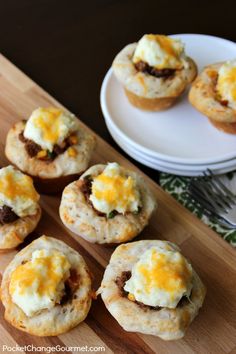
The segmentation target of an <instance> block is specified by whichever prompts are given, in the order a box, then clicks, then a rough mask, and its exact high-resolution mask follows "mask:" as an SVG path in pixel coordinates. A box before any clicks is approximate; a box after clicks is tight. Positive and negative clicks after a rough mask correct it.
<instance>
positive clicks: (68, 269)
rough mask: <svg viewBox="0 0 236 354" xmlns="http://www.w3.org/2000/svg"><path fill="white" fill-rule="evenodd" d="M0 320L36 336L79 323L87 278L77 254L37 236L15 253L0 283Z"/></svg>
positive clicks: (86, 302) (85, 303) (88, 292)
mask: <svg viewBox="0 0 236 354" xmlns="http://www.w3.org/2000/svg"><path fill="white" fill-rule="evenodd" d="M1 300H2V303H3V305H4V307H5V314H4V316H5V319H6V320H7V321H8V322H9V323H10V324H12V325H13V326H14V327H16V328H18V329H20V330H22V331H24V332H28V333H30V334H33V335H36V336H56V335H58V334H60V333H64V332H67V331H68V330H70V329H71V328H73V327H75V326H77V325H78V324H79V323H80V322H82V321H83V320H84V319H85V317H86V316H87V314H88V311H89V309H90V305H91V279H90V275H89V271H88V269H87V266H86V264H85V261H84V259H83V258H82V256H81V255H80V254H79V253H78V252H76V251H75V250H73V249H72V248H70V247H69V246H67V245H66V244H65V243H64V242H62V241H59V240H56V239H55V238H52V237H46V236H42V237H40V238H38V239H37V240H35V241H33V242H32V243H31V244H30V245H29V246H27V247H26V248H24V249H23V250H22V251H20V252H19V253H18V254H17V255H16V256H15V257H14V259H13V260H12V261H11V263H10V264H9V265H8V267H7V268H6V270H5V272H4V275H3V279H2V285H1Z"/></svg>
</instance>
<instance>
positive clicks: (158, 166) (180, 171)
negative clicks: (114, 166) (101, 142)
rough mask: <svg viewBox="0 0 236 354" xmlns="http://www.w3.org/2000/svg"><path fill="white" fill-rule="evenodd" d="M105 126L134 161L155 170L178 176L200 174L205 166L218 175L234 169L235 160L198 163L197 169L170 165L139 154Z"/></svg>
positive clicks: (204, 169) (235, 165)
mask: <svg viewBox="0 0 236 354" xmlns="http://www.w3.org/2000/svg"><path fill="white" fill-rule="evenodd" d="M107 127H108V130H109V132H110V134H111V136H112V137H113V139H114V140H115V141H116V142H117V144H118V145H119V146H120V147H121V149H122V150H124V151H125V152H126V153H127V154H128V155H129V156H131V157H132V158H133V159H135V160H136V161H138V162H140V163H142V164H143V165H146V166H148V167H151V168H154V169H155V170H158V171H162V172H166V173H171V174H176V175H179V176H199V175H202V173H203V172H204V171H206V169H207V168H210V169H211V170H212V171H213V172H214V174H219V175H220V174H223V173H227V172H230V171H233V170H235V169H236V160H234V161H232V160H231V164H229V163H224V164H223V163H222V164H211V165H205V166H202V165H199V168H198V169H197V168H196V166H193V167H195V168H194V169H192V166H189V169H187V168H186V165H184V168H182V165H178V164H172V165H171V163H166V162H163V161H162V160H158V159H153V158H152V157H150V156H146V155H144V154H140V153H139V152H137V151H136V150H135V149H134V148H133V147H132V146H130V145H127V144H126V143H124V142H123V141H122V139H120V138H119V137H117V135H116V133H115V132H114V131H113V130H112V128H111V127H110V126H109V124H108V125H107Z"/></svg>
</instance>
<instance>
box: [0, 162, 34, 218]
mask: <svg viewBox="0 0 236 354" xmlns="http://www.w3.org/2000/svg"><path fill="white" fill-rule="evenodd" d="M38 200H39V195H38V193H37V192H36V190H35V189H34V185H33V181H32V179H31V178H30V177H29V176H27V175H24V174H23V173H22V172H20V171H19V170H17V169H15V168H14V167H13V166H7V167H3V168H1V169H0V207H2V206H4V205H6V206H8V207H9V208H11V209H12V210H13V211H14V213H15V214H17V215H18V216H19V217H24V216H27V215H33V214H35V212H36V208H37V201H38Z"/></svg>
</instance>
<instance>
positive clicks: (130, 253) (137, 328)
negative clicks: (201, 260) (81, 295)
mask: <svg viewBox="0 0 236 354" xmlns="http://www.w3.org/2000/svg"><path fill="white" fill-rule="evenodd" d="M97 293H98V294H99V293H100V294H101V296H102V299H103V301H104V303H105V305H106V307H107V309H108V311H109V312H110V313H111V314H112V315H113V316H114V317H115V319H116V320H117V321H118V322H119V324H120V325H121V326H122V327H123V328H124V329H125V330H126V331H130V332H141V333H145V334H152V335H155V336H158V337H160V338H162V339H165V340H172V339H179V338H182V337H183V336H184V334H185V331H186V329H187V328H188V326H189V324H190V323H191V322H192V320H193V319H194V317H195V316H196V315H197V313H198V310H199V309H200V307H201V306H202V304H203V300H204V297H205V293H206V290H205V287H204V285H203V284H202V282H201V280H200V278H199V277H198V275H197V273H196V272H195V271H194V269H193V268H192V266H191V264H190V263H189V262H188V260H187V259H186V258H185V257H184V256H182V255H181V253H180V250H179V248H178V247H177V246H176V245H175V244H173V243H170V242H167V241H157V240H150V241H148V240H145V241H137V242H131V243H129V244H123V245H121V246H119V247H117V248H116V250H115V251H114V253H113V254H112V256H111V259H110V263H109V265H108V266H107V268H106V270H105V273H104V277H103V280H102V283H101V287H100V289H99V290H98V292H97Z"/></svg>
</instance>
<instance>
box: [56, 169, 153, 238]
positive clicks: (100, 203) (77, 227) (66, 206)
mask: <svg viewBox="0 0 236 354" xmlns="http://www.w3.org/2000/svg"><path fill="white" fill-rule="evenodd" d="M155 207H156V202H155V199H154V197H153V196H152V194H151V192H150V191H149V189H148V188H147V186H146V184H145V181H144V180H143V179H142V177H141V176H139V175H138V174H137V173H135V172H133V171H129V170H126V169H125V168H123V167H121V166H120V165H118V164H117V163H115V162H114V163H108V164H107V165H95V166H93V167H91V168H89V169H88V170H87V171H86V172H85V173H84V174H83V175H82V176H81V177H80V179H79V180H78V181H75V182H72V183H71V184H69V185H68V186H67V187H66V188H65V189H64V191H63V194H62V200H61V205H60V217H61V220H62V222H63V223H64V224H65V225H66V226H67V227H68V228H69V229H70V230H71V231H73V232H74V233H75V234H77V235H79V236H81V237H83V238H85V239H86V240H87V241H90V242H95V243H107V244H108V243H111V244H112V243H120V242H125V241H128V240H131V239H132V238H134V237H135V236H137V234H139V233H140V232H141V231H142V230H143V228H144V227H145V226H146V225H147V223H148V221H149V218H150V217H151V214H152V213H153V211H154V209H155Z"/></svg>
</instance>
